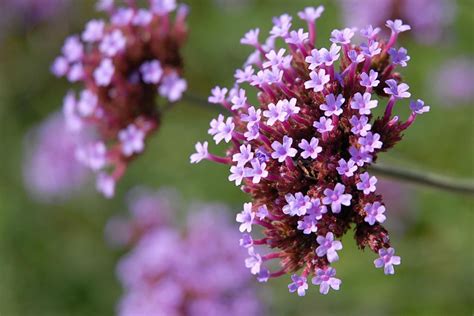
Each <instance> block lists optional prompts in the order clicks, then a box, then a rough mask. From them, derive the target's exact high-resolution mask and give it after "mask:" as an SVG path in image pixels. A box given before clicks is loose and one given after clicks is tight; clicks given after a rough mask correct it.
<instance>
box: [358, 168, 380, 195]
mask: <svg viewBox="0 0 474 316" xmlns="http://www.w3.org/2000/svg"><path fill="white" fill-rule="evenodd" d="M376 183H377V178H376V177H371V176H370V174H369V173H368V172H364V173H363V174H361V175H360V182H358V183H357V190H360V191H363V192H364V194H365V195H367V194H370V193H371V192H375V190H376V187H375V184H376Z"/></svg>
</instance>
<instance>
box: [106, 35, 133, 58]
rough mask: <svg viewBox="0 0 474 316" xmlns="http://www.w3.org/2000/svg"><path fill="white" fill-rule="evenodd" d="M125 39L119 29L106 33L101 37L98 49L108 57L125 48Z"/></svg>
mask: <svg viewBox="0 0 474 316" xmlns="http://www.w3.org/2000/svg"><path fill="white" fill-rule="evenodd" d="M126 45H127V39H126V38H125V36H124V35H123V33H122V32H121V31H120V30H115V31H113V32H112V33H110V34H107V35H105V36H104V38H103V39H102V42H101V43H100V46H99V49H100V51H101V52H102V53H104V54H105V55H106V56H108V57H114V56H115V55H116V54H117V53H118V52H121V51H122V50H124V49H125V46H126Z"/></svg>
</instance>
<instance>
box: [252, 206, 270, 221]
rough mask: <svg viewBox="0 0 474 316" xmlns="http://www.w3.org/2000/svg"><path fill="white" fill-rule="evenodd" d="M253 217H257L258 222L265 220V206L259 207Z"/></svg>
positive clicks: (266, 212)
mask: <svg viewBox="0 0 474 316" xmlns="http://www.w3.org/2000/svg"><path fill="white" fill-rule="evenodd" d="M255 215H257V217H258V219H259V220H263V219H265V218H266V217H267V216H268V215H269V213H268V208H267V206H266V205H262V206H260V207H259V208H258V209H257V213H256V214H255Z"/></svg>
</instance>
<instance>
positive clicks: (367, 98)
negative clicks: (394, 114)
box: [351, 92, 378, 114]
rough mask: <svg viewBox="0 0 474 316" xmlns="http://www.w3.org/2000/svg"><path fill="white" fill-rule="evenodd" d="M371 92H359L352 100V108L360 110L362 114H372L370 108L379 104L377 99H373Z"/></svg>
mask: <svg viewBox="0 0 474 316" xmlns="http://www.w3.org/2000/svg"><path fill="white" fill-rule="evenodd" d="M371 97H372V96H371V94H370V93H368V92H365V93H364V95H362V94H360V93H359V92H357V93H356V94H355V95H354V97H353V98H352V101H351V108H352V109H355V110H359V113H360V114H370V110H371V109H374V108H376V107H377V105H378V101H377V100H371Z"/></svg>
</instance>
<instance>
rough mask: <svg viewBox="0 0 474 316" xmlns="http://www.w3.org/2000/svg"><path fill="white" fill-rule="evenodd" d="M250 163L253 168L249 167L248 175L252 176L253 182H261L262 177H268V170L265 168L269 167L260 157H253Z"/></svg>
mask: <svg viewBox="0 0 474 316" xmlns="http://www.w3.org/2000/svg"><path fill="white" fill-rule="evenodd" d="M250 164H251V165H252V168H250V169H249V171H248V173H247V177H251V178H252V182H253V183H260V180H261V179H262V178H266V177H268V171H267V170H265V168H266V167H267V164H266V163H264V162H260V161H259V160H258V159H253V160H252V161H251V162H250Z"/></svg>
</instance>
